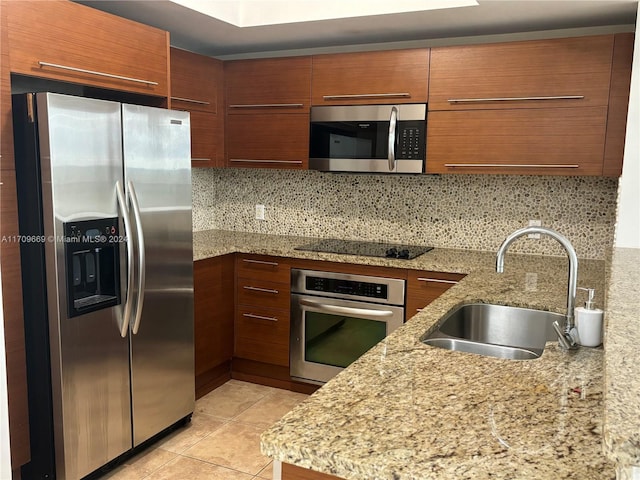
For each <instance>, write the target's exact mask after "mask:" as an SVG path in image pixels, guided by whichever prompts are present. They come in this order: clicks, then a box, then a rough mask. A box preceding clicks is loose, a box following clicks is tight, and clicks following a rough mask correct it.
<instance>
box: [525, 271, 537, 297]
mask: <svg viewBox="0 0 640 480" xmlns="http://www.w3.org/2000/svg"><path fill="white" fill-rule="evenodd" d="M524 289H525V290H526V291H527V292H536V291H538V274H537V273H531V272H527V273H526V274H525V277H524Z"/></svg>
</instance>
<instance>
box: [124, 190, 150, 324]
mask: <svg viewBox="0 0 640 480" xmlns="http://www.w3.org/2000/svg"><path fill="white" fill-rule="evenodd" d="M127 194H128V196H129V200H130V201H131V209H132V210H133V217H134V219H135V224H136V236H137V238H138V242H137V243H138V298H137V299H136V313H135V319H134V321H133V326H132V327H131V331H132V333H133V334H134V335H135V334H137V333H138V329H139V328H140V319H141V318H142V305H143V304H144V289H145V285H146V278H145V265H146V259H145V253H144V250H145V248H144V233H143V232H142V218H141V215H140V204H139V203H138V197H137V195H136V189H135V188H134V186H133V182H132V181H131V180H129V182H128V183H127Z"/></svg>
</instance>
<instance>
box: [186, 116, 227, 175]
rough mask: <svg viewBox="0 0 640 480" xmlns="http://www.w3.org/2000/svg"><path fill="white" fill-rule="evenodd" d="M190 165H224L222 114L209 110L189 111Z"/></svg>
mask: <svg viewBox="0 0 640 480" xmlns="http://www.w3.org/2000/svg"><path fill="white" fill-rule="evenodd" d="M190 115H191V166H192V167H222V166H224V148H223V147H224V132H223V131H222V125H221V123H222V122H221V120H222V118H224V116H222V115H216V114H215V113H209V112H197V111H192V112H190Z"/></svg>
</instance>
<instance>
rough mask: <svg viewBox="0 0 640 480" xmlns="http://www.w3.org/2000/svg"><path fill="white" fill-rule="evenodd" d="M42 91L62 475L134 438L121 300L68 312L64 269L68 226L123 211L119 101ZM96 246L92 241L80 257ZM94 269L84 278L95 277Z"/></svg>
mask: <svg viewBox="0 0 640 480" xmlns="http://www.w3.org/2000/svg"><path fill="white" fill-rule="evenodd" d="M36 99H37V102H36V103H37V118H38V126H39V144H40V164H41V176H42V203H43V205H42V216H43V224H44V233H45V238H44V239H43V240H44V246H45V263H46V272H47V273H46V277H47V278H46V282H47V292H48V296H47V298H48V307H47V308H48V316H49V335H50V345H51V352H50V354H51V376H52V391H53V422H54V437H55V454H56V470H57V478H58V479H59V480H76V479H79V478H81V477H84V476H85V475H87V474H88V473H90V472H92V471H93V470H95V469H97V468H99V467H101V466H102V465H104V464H105V463H107V462H109V461H110V460H112V459H113V458H115V457H117V456H118V455H120V454H122V453H124V452H125V451H127V450H128V449H130V448H131V444H132V440H131V410H130V401H129V400H130V394H129V388H130V384H129V358H128V347H129V341H128V338H126V337H125V338H123V337H122V336H121V335H120V331H119V328H118V322H119V320H121V318H120V317H119V312H120V308H121V305H115V306H109V307H107V308H102V309H99V310H95V311H91V312H90V313H86V314H75V316H70V315H69V311H70V309H69V305H68V304H67V298H68V292H67V286H68V285H69V282H68V275H71V276H73V275H74V274H75V272H73V271H71V272H69V271H68V269H69V268H71V269H73V268H74V267H73V265H75V264H74V263H72V262H67V261H66V259H65V239H64V235H65V231H64V228H63V226H64V224H65V223H66V224H69V222H71V223H78V222H81V221H83V220H88V219H109V218H111V219H113V218H114V217H117V216H118V212H117V209H116V196H115V189H114V186H115V184H116V182H117V181H122V142H121V117H120V105H119V104H118V103H113V102H105V101H101V100H90V99H86V98H80V97H72V96H66V95H57V94H51V93H39V94H37V97H36ZM116 222H117V220H116ZM94 254H96V252H95V251H93V250H91V248H89V249H88V250H87V253H86V255H85V256H84V257H83V258H85V257H86V259H89V258H90V257H92V256H93V255H94ZM116 256H117V255H116ZM89 270H91V269H89ZM89 270H86V271H87V272H89V273H86V275H85V276H87V278H88V281H92V279H93V277H91V272H90V271H89ZM78 271H83V272H85V269H82V268H80V267H79V270H78ZM89 277H91V278H89ZM73 284H74V283H71V285H73ZM118 301H119V300H118ZM33 320H34V321H36V320H37V319H33Z"/></svg>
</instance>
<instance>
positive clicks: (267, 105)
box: [229, 103, 304, 108]
mask: <svg viewBox="0 0 640 480" xmlns="http://www.w3.org/2000/svg"><path fill="white" fill-rule="evenodd" d="M302 107H304V104H302V103H254V104H249V103H246V104H235V105H229V108H302Z"/></svg>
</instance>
